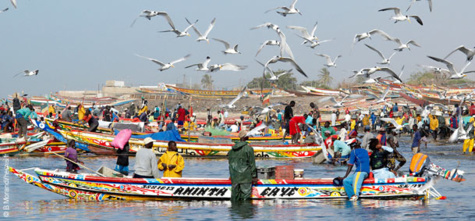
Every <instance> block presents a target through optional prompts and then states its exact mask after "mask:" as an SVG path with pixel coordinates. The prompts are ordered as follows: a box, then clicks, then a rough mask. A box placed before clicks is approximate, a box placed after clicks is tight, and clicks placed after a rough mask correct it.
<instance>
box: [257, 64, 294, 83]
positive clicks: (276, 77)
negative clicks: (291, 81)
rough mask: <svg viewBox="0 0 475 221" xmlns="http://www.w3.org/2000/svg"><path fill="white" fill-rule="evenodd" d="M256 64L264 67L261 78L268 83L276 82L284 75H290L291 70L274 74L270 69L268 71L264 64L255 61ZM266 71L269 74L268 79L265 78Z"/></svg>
mask: <svg viewBox="0 0 475 221" xmlns="http://www.w3.org/2000/svg"><path fill="white" fill-rule="evenodd" d="M256 61H257V63H259V64H260V65H262V67H264V68H265V69H264V72H263V78H264V79H266V80H268V81H270V82H276V81H278V80H279V78H280V77H281V76H283V75H286V74H290V73H291V72H292V69H290V70H288V71H284V72H282V73H280V74H276V73H275V72H274V71H273V70H272V69H270V68H269V67H266V66H265V64H263V63H261V62H260V61H258V60H256ZM266 70H268V71H269V72H268V73H269V74H270V78H266V74H265V73H266Z"/></svg>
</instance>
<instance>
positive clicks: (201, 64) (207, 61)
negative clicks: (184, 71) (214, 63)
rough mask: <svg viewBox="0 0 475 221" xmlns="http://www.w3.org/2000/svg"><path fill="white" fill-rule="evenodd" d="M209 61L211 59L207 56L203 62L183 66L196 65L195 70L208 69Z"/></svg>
mask: <svg viewBox="0 0 475 221" xmlns="http://www.w3.org/2000/svg"><path fill="white" fill-rule="evenodd" d="M210 61H211V58H210V57H209V56H207V57H206V60H205V61H204V62H203V63H199V64H192V65H188V66H186V67H185V68H190V67H193V66H196V67H197V68H196V69H195V70H197V71H209V68H208V64H209V62H210Z"/></svg>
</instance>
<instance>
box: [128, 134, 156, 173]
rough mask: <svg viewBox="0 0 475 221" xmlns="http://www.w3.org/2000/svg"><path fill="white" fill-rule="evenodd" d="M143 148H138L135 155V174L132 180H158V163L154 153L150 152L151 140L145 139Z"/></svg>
mask: <svg viewBox="0 0 475 221" xmlns="http://www.w3.org/2000/svg"><path fill="white" fill-rule="evenodd" d="M144 145H145V146H144V147H142V148H140V149H139V150H138V151H137V153H136V154H135V173H134V178H155V179H158V178H160V174H159V173H158V167H157V165H158V162H157V157H156V156H155V153H154V152H153V150H152V147H153V139H152V138H150V137H147V138H145V140H144Z"/></svg>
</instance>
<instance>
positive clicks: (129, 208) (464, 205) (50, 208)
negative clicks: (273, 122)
mask: <svg viewBox="0 0 475 221" xmlns="http://www.w3.org/2000/svg"><path fill="white" fill-rule="evenodd" d="M401 144H402V147H401V148H400V151H401V152H402V154H403V155H404V156H405V157H406V159H408V161H409V160H410V158H411V157H412V153H411V152H410V150H409V147H408V146H407V145H408V144H409V138H402V140H401ZM461 146H462V145H461V144H456V145H444V144H440V143H434V144H429V145H428V148H427V149H424V148H423V149H422V151H423V152H425V153H427V154H428V155H429V156H430V157H431V160H432V162H433V163H435V164H437V165H439V166H442V167H445V168H447V169H452V168H455V167H457V165H460V166H459V169H461V170H464V171H465V177H466V179H467V180H466V181H465V182H463V183H456V182H452V181H447V180H440V181H439V182H438V183H437V185H436V189H437V190H438V191H439V192H440V193H441V194H442V195H444V196H446V197H447V199H446V200H435V199H431V200H429V201H428V202H424V201H412V200H360V201H358V202H349V201H346V200H337V201H334V200H269V201H253V202H249V203H243V204H231V203H230V202H229V201H143V202H142V201H136V202H81V201H75V200H70V199H67V198H65V197H63V196H60V195H57V194H54V193H52V192H49V191H46V190H42V189H40V188H38V187H35V186H32V185H29V184H26V183H24V182H23V181H21V180H20V179H18V178H17V177H16V176H14V175H12V174H8V173H7V174H5V172H6V171H5V170H2V171H1V172H0V174H1V179H2V180H3V182H2V183H1V184H0V185H1V186H0V195H1V198H2V211H1V212H2V216H0V217H2V218H5V215H8V219H21V220H32V219H42V220H64V219H94V220H95V219H97V220H150V219H154V220H156V219H158V220H160V219H164V220H165V219H166V220H170V219H172V220H175V219H176V220H218V219H219V220H223V219H254V220H301V219H322V220H330V219H331V220H368V219H394V220H432V219H445V220H475V209H473V204H474V203H475V199H474V197H475V179H474V172H473V170H474V167H475V163H474V162H475V161H474V160H475V156H473V155H462V154H461V149H462V147H461ZM81 160H82V161H84V162H85V164H86V165H87V166H88V167H90V168H98V167H100V166H102V165H105V166H108V167H111V168H113V167H114V165H115V161H116V158H115V157H86V156H81ZM130 161H131V164H132V165H131V167H130V168H133V163H134V158H133V157H131V159H130ZM185 162H186V168H185V170H184V172H183V176H185V177H220V178H223V177H228V176H229V173H228V169H227V168H228V163H227V160H226V159H201V158H185ZM0 163H1V164H2V167H3V166H5V165H8V166H13V167H15V168H17V169H24V168H30V167H40V168H44V169H57V168H64V167H65V163H64V160H62V159H60V158H58V157H55V156H48V157H9V158H2V162H0ZM407 164H409V162H408V163H407ZM257 165H258V166H275V165H294V166H295V167H296V168H302V169H305V177H307V178H319V177H337V176H342V175H344V173H345V171H346V167H333V166H328V165H313V164H312V160H311V159H300V160H293V159H277V160H276V159H265V160H258V161H257ZM402 170H403V171H407V170H408V165H405V166H404V167H403V168H402ZM30 173H33V171H30ZM5 206H8V208H7V207H5Z"/></svg>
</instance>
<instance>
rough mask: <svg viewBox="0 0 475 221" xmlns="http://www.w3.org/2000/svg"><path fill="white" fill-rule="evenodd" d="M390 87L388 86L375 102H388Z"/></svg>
mask: <svg viewBox="0 0 475 221" xmlns="http://www.w3.org/2000/svg"><path fill="white" fill-rule="evenodd" d="M390 88H391V87H389V86H387V88H386V91H385V92H384V94H383V95H382V96H381V97H380V98H379V99H378V100H377V101H376V102H375V103H377V104H379V103H386V96H388V94H389V89H390Z"/></svg>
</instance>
